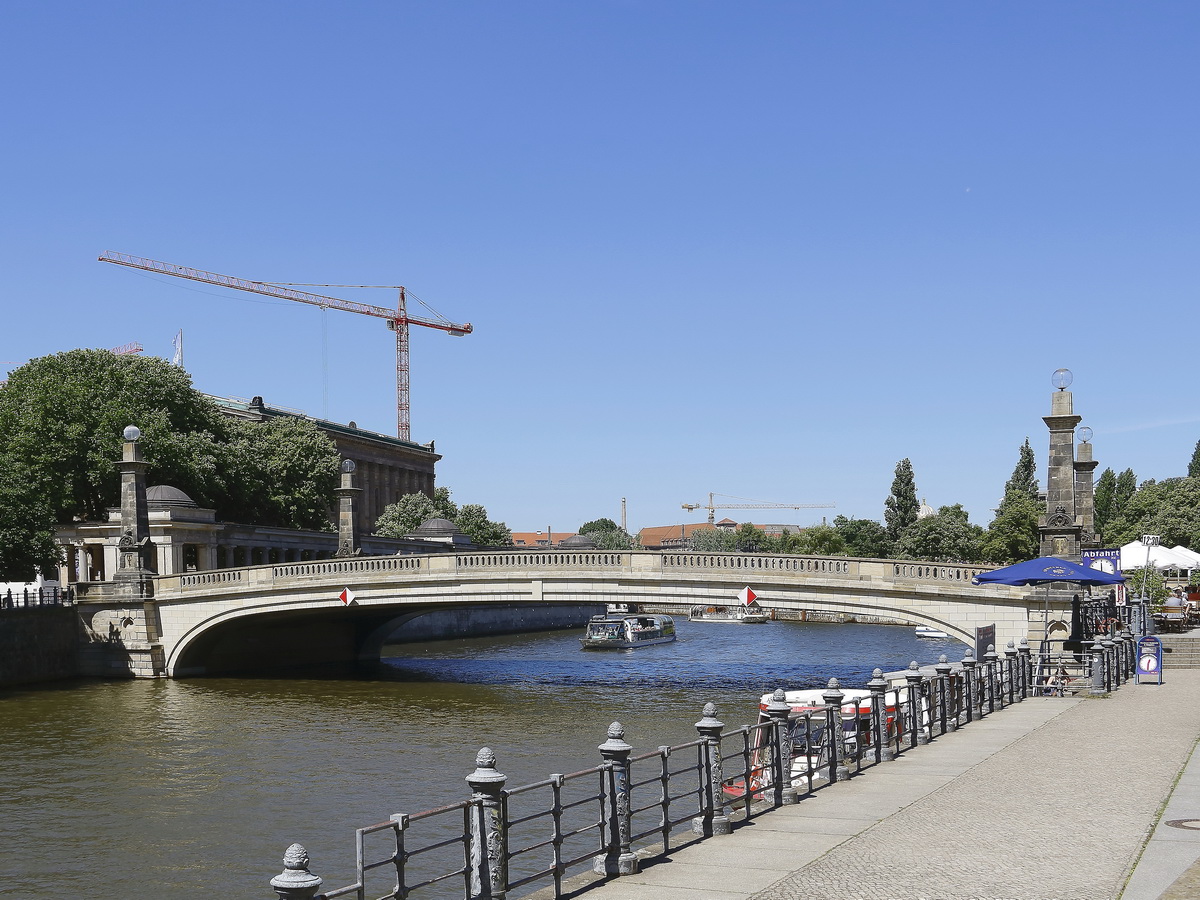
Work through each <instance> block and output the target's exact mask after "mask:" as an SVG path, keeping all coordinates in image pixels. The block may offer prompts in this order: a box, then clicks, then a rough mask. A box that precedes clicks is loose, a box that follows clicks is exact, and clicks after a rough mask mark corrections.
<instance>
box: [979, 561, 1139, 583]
mask: <svg viewBox="0 0 1200 900" xmlns="http://www.w3.org/2000/svg"><path fill="white" fill-rule="evenodd" d="M1055 581H1073V582H1075V583H1076V584H1123V583H1124V582H1125V576H1124V575H1116V574H1111V573H1109V572H1102V571H1100V570H1099V569H1092V568H1089V567H1088V566H1082V565H1080V564H1079V563H1074V562H1069V561H1067V560H1065V559H1058V558H1057V557H1054V556H1041V557H1038V558H1037V559H1027V560H1026V561H1025V562H1019V563H1013V564H1012V565H1011V566H1005V567H1004V568H1003V569H993V570H992V571H991V572H981V573H980V574H978V575H976V576H975V577H974V578H972V579H971V583H972V584H1050V583H1052V582H1055Z"/></svg>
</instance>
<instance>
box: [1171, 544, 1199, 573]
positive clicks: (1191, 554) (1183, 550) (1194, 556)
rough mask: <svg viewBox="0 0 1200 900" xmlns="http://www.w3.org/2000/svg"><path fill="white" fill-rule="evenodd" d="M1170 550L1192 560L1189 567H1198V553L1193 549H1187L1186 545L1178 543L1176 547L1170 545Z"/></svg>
mask: <svg viewBox="0 0 1200 900" xmlns="http://www.w3.org/2000/svg"><path fill="white" fill-rule="evenodd" d="M1171 552H1172V553H1178V554H1179V555H1180V556H1185V557H1187V558H1188V559H1190V560H1191V561H1192V565H1191V568H1193V569H1200V553H1197V552H1196V551H1195V550H1189V549H1188V548H1187V547H1185V546H1183V545H1182V544H1180V545H1179V546H1178V547H1172V548H1171Z"/></svg>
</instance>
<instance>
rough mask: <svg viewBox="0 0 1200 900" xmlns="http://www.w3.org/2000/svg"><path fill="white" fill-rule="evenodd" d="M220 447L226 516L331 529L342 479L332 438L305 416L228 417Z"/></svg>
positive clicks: (279, 524) (238, 519) (223, 508)
mask: <svg viewBox="0 0 1200 900" xmlns="http://www.w3.org/2000/svg"><path fill="white" fill-rule="evenodd" d="M226 429H227V438H226V443H225V445H224V447H223V448H222V451H221V455H222V457H223V460H222V463H223V464H222V466H221V469H222V472H221V474H222V475H223V476H224V483H225V484H226V485H229V486H231V487H233V488H234V489H233V490H230V491H228V493H227V494H226V496H225V497H222V498H220V499H219V501H218V504H219V505H220V506H221V507H222V518H224V519H226V520H228V521H234V522H246V523H254V524H271V525H276V526H278V527H282V528H306V529H312V530H315V531H331V530H333V525H332V523H331V522H330V515H329V514H330V508H331V506H332V501H333V496H334V490H335V489H336V488H337V484H338V453H337V448H336V447H335V446H334V443H333V441H332V440H330V438H329V436H328V435H327V434H325V432H323V431H321V430H320V429H319V428H318V427H317V426H316V425H315V424H314V423H313V422H310V421H308V420H307V419H297V418H291V417H288V418H278V419H269V420H267V421H266V422H246V421H239V420H230V421H229V422H228V423H226Z"/></svg>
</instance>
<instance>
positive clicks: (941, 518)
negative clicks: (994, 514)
mask: <svg viewBox="0 0 1200 900" xmlns="http://www.w3.org/2000/svg"><path fill="white" fill-rule="evenodd" d="M983 534H984V532H983V529H982V528H980V527H979V526H978V525H972V524H971V523H970V522H969V521H968V518H967V511H966V510H965V509H963V507H962V504H959V503H955V504H954V505H952V506H942V507H939V508H938V511H937V513H936V514H934V515H932V516H926V517H925V518H924V519H918V520H917V521H916V522H914V523H913V524H912V525H910V526H909V527H908V528H906V529H905V530H904V533H903V534H902V535H901V536H900V541H899V543H898V544H897V546H896V549H897V551H898V552H899V554H900V556H901V557H903V558H906V559H927V560H932V561H936V562H977V561H979V559H980V558H981V555H982V554H981V545H982V543H983Z"/></svg>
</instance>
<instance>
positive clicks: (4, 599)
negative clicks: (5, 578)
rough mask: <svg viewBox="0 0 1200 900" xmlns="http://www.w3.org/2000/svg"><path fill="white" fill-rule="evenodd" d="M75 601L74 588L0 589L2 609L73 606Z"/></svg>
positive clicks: (0, 606) (0, 607)
mask: <svg viewBox="0 0 1200 900" xmlns="http://www.w3.org/2000/svg"><path fill="white" fill-rule="evenodd" d="M74 602H75V591H74V589H73V588H69V587H67V588H60V587H40V588H32V589H31V588H20V589H18V590H13V589H12V588H6V589H5V590H3V591H0V610H6V609H33V608H35V607H39V606H71V605H72V604H73V603H74Z"/></svg>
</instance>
